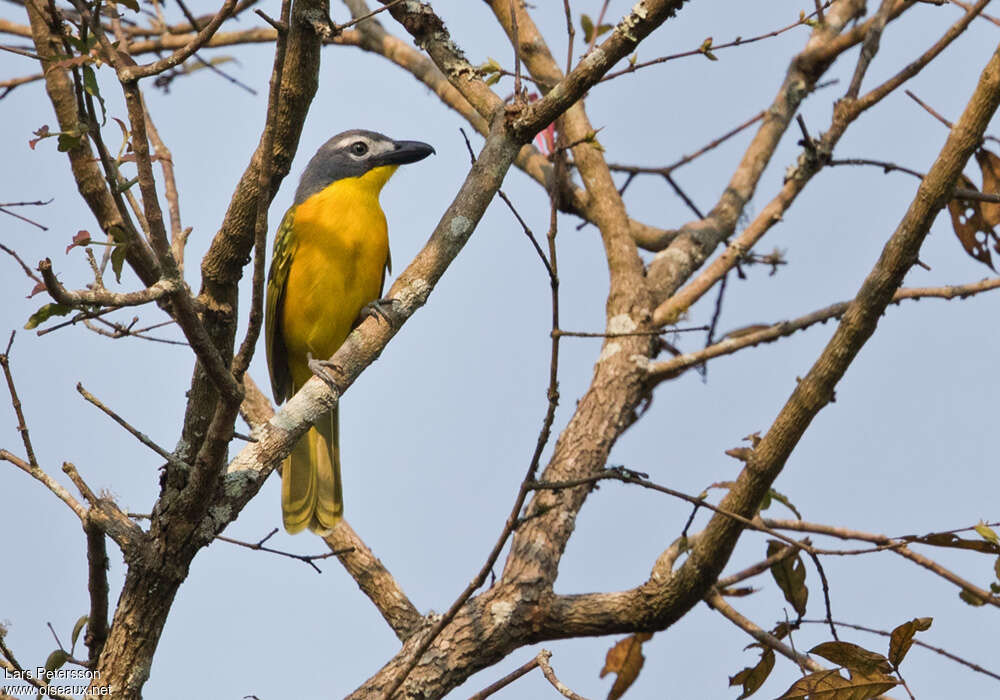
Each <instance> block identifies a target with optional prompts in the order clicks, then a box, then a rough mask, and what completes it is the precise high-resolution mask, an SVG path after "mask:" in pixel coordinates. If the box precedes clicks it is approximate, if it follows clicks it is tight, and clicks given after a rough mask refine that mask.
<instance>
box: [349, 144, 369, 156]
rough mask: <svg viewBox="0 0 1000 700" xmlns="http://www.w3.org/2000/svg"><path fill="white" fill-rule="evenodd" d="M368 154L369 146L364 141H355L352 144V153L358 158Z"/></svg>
mask: <svg viewBox="0 0 1000 700" xmlns="http://www.w3.org/2000/svg"><path fill="white" fill-rule="evenodd" d="M367 152H368V144H367V143H365V142H364V141H355V142H354V143H352V144H351V153H352V154H354V155H356V156H363V155H364V154H366V153H367Z"/></svg>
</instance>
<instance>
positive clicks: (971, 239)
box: [948, 175, 1000, 270]
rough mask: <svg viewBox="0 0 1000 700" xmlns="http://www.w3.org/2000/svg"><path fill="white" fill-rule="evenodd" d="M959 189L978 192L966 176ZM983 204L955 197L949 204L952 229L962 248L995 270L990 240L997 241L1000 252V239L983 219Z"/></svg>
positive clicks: (963, 176) (961, 178)
mask: <svg viewBox="0 0 1000 700" xmlns="http://www.w3.org/2000/svg"><path fill="white" fill-rule="evenodd" d="M958 187H959V188H962V189H967V190H976V186H975V184H973V182H972V180H970V179H969V178H967V177H966V176H965V175H962V176H961V177H960V178H959V181H958ZM976 191H978V190H976ZM982 204H983V203H982V202H979V201H976V200H972V199H961V198H959V197H954V198H952V200H951V201H950V202H948V213H949V214H951V227H952V229H954V231H955V235H956V236H958V240H959V242H961V244H962V247H963V248H965V252H966V253H968V254H969V255H971V256H972V257H974V258H975V259H976V260H978V261H979V262H981V263H983V264H984V265H989V266H990V269H992V270H995V269H996V268H994V267H993V257H992V256H991V255H990V249H989V247H988V245H989V241H990V238H993V239H994V240H995V241H997V243H996V245H995V247H996V250H997V252H1000V239H997V235H996V233H994V232H993V227H992V226H990V225H989V224H988V223H987V221H986V219H985V218H984V217H983V211H982V206H981V205H982Z"/></svg>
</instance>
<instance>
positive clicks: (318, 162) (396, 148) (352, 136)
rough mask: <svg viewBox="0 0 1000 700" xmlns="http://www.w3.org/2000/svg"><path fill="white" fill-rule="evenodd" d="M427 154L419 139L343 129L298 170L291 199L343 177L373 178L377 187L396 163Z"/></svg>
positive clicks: (301, 198)
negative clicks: (295, 185) (408, 139)
mask: <svg viewBox="0 0 1000 700" xmlns="http://www.w3.org/2000/svg"><path fill="white" fill-rule="evenodd" d="M431 153H434V149H433V148H432V147H431V146H429V145H427V144H426V143H423V142H421V141H394V140H393V139H391V138H389V137H388V136H385V135H384V134H380V133H378V132H375V131H366V130H364V129H352V130H351V131H345V132H343V133H340V134H337V135H336V136H334V137H333V138H332V139H330V140H329V141H327V142H326V143H324V144H323V145H322V146H321V147H320V149H319V150H318V151H316V155H314V156H313V157H312V160H310V161H309V165H307V166H306V169H305V171H303V173H302V179H301V180H300V181H299V188H298V190H296V192H295V202H296V204H298V203H301V202H304V201H305V200H306V199H308V198H309V197H311V196H312V195H314V194H316V193H317V192H320V191H321V190H323V189H325V188H326V187H327V186H329V185H330V184H332V183H334V182H336V181H337V180H343V179H345V178H352V177H357V178H360V177H364V176H366V175H369V177H372V179H374V180H376V181H377V182H376V183H375V185H376V187H377V189H381V187H382V185H384V184H385V183H386V181H388V179H389V178H390V177H391V176H392V174H393V173H394V172H395V171H396V168H398V167H399V166H400V165H405V164H406V163H415V162H417V161H418V160H423V159H424V158H426V157H427V156H429V155H430V154H431ZM373 171H374V172H373Z"/></svg>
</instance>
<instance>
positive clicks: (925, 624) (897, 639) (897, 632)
mask: <svg viewBox="0 0 1000 700" xmlns="http://www.w3.org/2000/svg"><path fill="white" fill-rule="evenodd" d="M933 621H934V618H932V617H915V618H913V619H912V620H910V621H909V622H904V623H903V624H901V625H900V626H899V627H897V628H896V629H894V630H893V631H892V636H890V637H889V662H890V663H891V664H892V665H893V666H899V664H901V663H903V658H904V657H905V656H906V653H907V652H908V651H909V650H910V647H911V646H913V636H914V635H915V634H916V633H917V632H923V631H925V630H928V629H930V627H931V622H933Z"/></svg>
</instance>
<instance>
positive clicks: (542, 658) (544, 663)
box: [535, 649, 587, 700]
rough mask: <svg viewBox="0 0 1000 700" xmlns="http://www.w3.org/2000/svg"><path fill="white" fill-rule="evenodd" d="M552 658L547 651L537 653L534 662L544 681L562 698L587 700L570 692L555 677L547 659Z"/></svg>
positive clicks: (550, 653)
mask: <svg viewBox="0 0 1000 700" xmlns="http://www.w3.org/2000/svg"><path fill="white" fill-rule="evenodd" d="M551 658H552V652H551V651H549V650H548V649H542V650H541V651H540V652H538V656H536V657H535V660H536V661H538V665H539V666H540V667H541V669H542V673H543V674H544V675H545V678H546V680H548V682H549V683H551V684H552V687H553V688H555V689H556V690H558V691H559V692H560V694H562V695H563V696H564V697H567V698H569V700H587V699H586V698H585V697H583V696H582V695H577V694H576V693H574V692H573V691H572V690H570V689H569V688H568V687H567V686H566V684H565V683H563V682H562V681H561V680H559V678H557V677H556V672H555V671H553V670H552V666H551V665H550V664H549V659H551Z"/></svg>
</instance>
